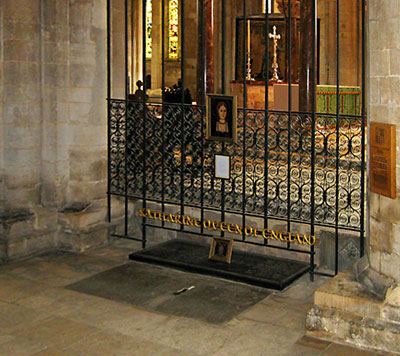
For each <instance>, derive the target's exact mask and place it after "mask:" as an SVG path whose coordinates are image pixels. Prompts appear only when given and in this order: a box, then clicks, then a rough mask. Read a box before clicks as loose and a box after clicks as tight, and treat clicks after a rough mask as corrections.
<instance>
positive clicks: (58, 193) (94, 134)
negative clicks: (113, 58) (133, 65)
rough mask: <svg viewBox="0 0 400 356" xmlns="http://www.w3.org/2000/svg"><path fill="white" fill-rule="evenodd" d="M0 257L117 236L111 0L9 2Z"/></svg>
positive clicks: (0, 129) (0, 151) (4, 10)
mask: <svg viewBox="0 0 400 356" xmlns="http://www.w3.org/2000/svg"><path fill="white" fill-rule="evenodd" d="M0 51H1V52H0V74H1V77H0V260H1V261H3V262H4V261H8V260H12V259H18V258H22V257H26V256H29V255H32V254H36V253H38V252H40V251H45V250H49V249H56V248H68V249H73V250H83V249H85V248H87V247H89V246H93V245H96V244H102V243H105V242H107V236H108V225H107V224H106V220H105V218H106V200H105V197H106V187H107V181H106V179H107V170H106V167H107V151H106V150H107V145H106V137H107V135H106V134H107V126H106V125H107V122H106V117H107V114H106V105H107V104H106V100H105V98H106V61H105V56H106V53H107V52H106V1H105V0H84V1H83V0H70V1H67V0H60V1H47V0H42V1H39V0H2V1H1V2H0Z"/></svg>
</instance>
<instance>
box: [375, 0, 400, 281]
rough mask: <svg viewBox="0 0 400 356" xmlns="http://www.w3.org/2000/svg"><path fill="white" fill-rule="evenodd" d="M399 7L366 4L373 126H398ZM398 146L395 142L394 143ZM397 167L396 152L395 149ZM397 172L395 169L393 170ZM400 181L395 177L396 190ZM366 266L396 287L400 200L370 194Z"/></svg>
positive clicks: (399, 160) (399, 274)
mask: <svg viewBox="0 0 400 356" xmlns="http://www.w3.org/2000/svg"><path fill="white" fill-rule="evenodd" d="M399 27H400V3H399V2H398V1H395V0H391V1H389V0H387V1H384V2H383V4H382V2H381V1H377V0H373V1H370V7H369V38H370V40H369V63H370V71H369V87H370V89H369V112H370V120H371V121H374V122H383V123H391V124H396V125H397V129H396V131H397V137H398V133H399V127H398V126H399V124H400V116H399V113H400V94H399V90H398V89H397V88H398V85H399V83H400V65H399V54H400V38H399V36H398V30H399ZM397 142H398V140H397ZM396 161H397V165H399V163H400V152H399V150H398V149H397V157H396ZM397 169H398V168H397ZM399 185H400V177H399V175H397V186H399ZM370 216H371V218H370V229H371V231H370V254H369V257H370V264H371V267H372V268H373V269H374V270H376V271H377V272H379V273H381V274H384V275H386V276H387V277H390V278H393V279H394V280H395V281H396V282H397V283H400V269H399V268H398V266H399V265H400V199H399V196H398V193H397V198H396V199H389V198H386V197H384V196H380V195H377V194H374V193H370Z"/></svg>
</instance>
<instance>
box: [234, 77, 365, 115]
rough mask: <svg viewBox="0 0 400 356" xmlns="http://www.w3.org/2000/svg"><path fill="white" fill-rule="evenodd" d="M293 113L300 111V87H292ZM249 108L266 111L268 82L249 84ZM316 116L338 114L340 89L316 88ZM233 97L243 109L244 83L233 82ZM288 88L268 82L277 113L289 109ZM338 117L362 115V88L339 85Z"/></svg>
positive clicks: (327, 86) (247, 84)
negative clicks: (266, 86)
mask: <svg viewBox="0 0 400 356" xmlns="http://www.w3.org/2000/svg"><path fill="white" fill-rule="evenodd" d="M290 87H291V108H290V109H291V111H294V112H296V111H299V85H298V84H291V85H290ZM246 89H247V105H246V107H247V108H250V109H264V108H265V82H263V81H246ZM316 89H317V92H316V95H317V98H316V113H317V114H336V106H337V99H336V96H337V86H336V85H317V88H316ZM231 94H232V95H235V96H237V98H238V106H239V107H243V82H242V81H236V80H235V81H232V82H231ZM288 102H289V85H288V84H287V83H271V82H270V83H269V85H268V109H269V110H276V111H288V110H289V105H288ZM339 114H340V115H360V114H361V89H360V87H358V86H339Z"/></svg>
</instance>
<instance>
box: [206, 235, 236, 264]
mask: <svg viewBox="0 0 400 356" xmlns="http://www.w3.org/2000/svg"><path fill="white" fill-rule="evenodd" d="M232 249H233V240H231V239H225V238H223V237H213V239H212V241H211V247H210V254H209V256H208V258H209V259H210V260H214V261H219V262H226V263H231V259H232Z"/></svg>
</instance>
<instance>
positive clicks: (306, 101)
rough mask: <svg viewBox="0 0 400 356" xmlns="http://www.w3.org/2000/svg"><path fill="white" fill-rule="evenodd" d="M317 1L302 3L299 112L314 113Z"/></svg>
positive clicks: (308, 0)
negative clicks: (314, 50)
mask: <svg viewBox="0 0 400 356" xmlns="http://www.w3.org/2000/svg"><path fill="white" fill-rule="evenodd" d="M314 2H315V0H301V2H300V36H301V38H300V75H299V110H300V111H305V112H311V111H312V98H313V93H312V91H313V88H314V86H313V83H312V79H313V78H312V77H313V41H312V37H313V31H314V27H315V19H314V17H313V3H314Z"/></svg>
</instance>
